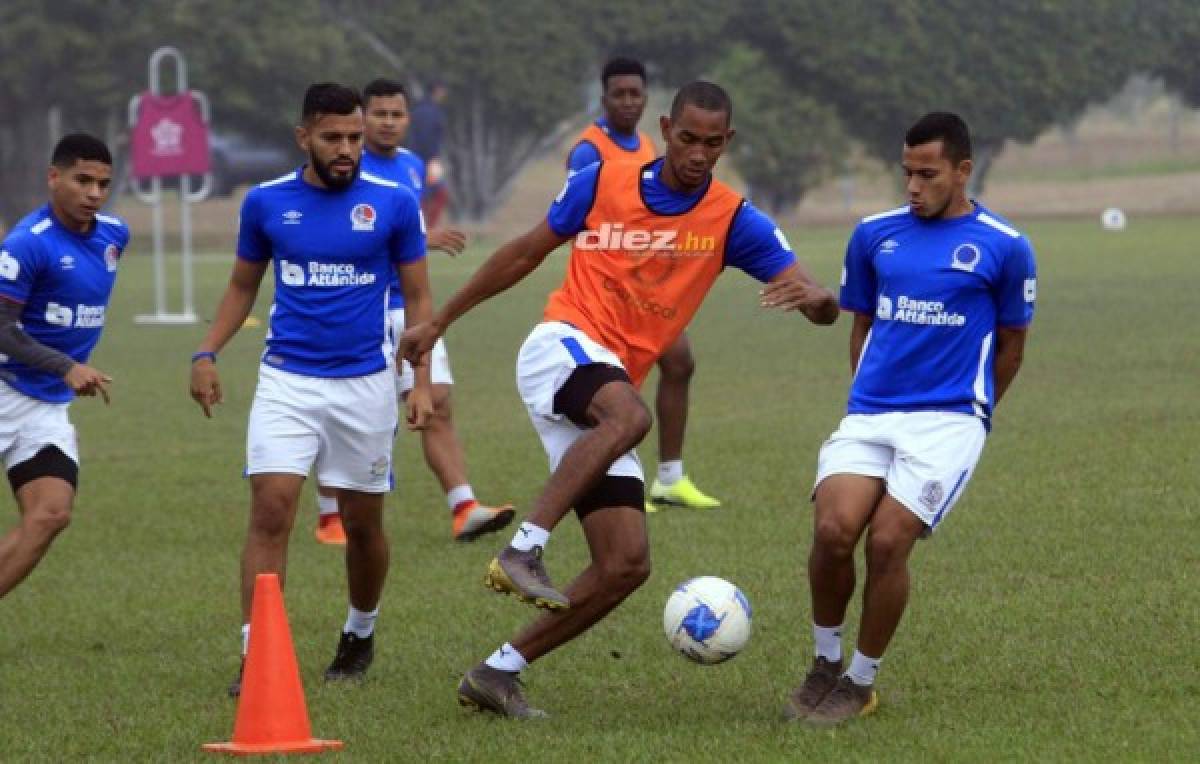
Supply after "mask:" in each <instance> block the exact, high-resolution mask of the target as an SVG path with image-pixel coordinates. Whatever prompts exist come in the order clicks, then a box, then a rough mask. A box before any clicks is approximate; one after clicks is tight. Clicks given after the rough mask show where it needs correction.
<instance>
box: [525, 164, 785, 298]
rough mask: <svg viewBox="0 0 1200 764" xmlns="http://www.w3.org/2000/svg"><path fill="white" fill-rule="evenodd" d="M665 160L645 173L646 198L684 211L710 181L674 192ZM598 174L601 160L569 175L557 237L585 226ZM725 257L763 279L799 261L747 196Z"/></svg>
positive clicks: (658, 207)
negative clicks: (665, 174) (665, 175)
mask: <svg viewBox="0 0 1200 764" xmlns="http://www.w3.org/2000/svg"><path fill="white" fill-rule="evenodd" d="M662 164H663V160H662V159H656V160H654V161H653V162H651V163H650V164H649V165H647V166H646V169H645V170H644V171H643V172H642V180H641V194H642V200H643V201H644V202H645V204H646V207H647V209H649V210H650V211H651V212H653V213H654V214H656V215H682V214H683V213H685V212H687V211H688V210H690V209H692V208H693V207H695V206H696V204H697V203H699V201H700V200H701V199H703V198H704V194H705V193H707V191H708V183H705V185H704V186H703V187H702V188H700V189H699V190H697V191H696V192H695V193H691V194H685V193H681V192H679V191H674V190H672V189H670V188H668V187H667V186H666V185H665V184H664V183H663V182H662ZM599 175H600V165H599V164H593V165H589V166H588V167H586V168H584V169H583V170H581V171H580V172H577V173H575V174H574V175H572V176H571V177H570V178H568V179H567V182H566V185H564V186H563V190H562V192H561V193H560V194H559V195H558V198H557V199H555V200H554V203H553V204H552V205H551V206H550V211H549V213H548V214H547V215H546V223H547V224H548V225H549V226H550V229H551V230H552V231H554V232H555V233H556V234H558V235H559V236H574V235H575V234H577V233H579V232H580V231H582V230H583V229H584V228H585V227H586V224H585V221H586V219H587V216H588V213H589V212H591V209H592V205H593V203H594V201H595V198H596V183H597V179H598V178H599ZM709 182H710V183H711V182H712V178H709ZM724 258H725V265H727V266H728V265H732V266H734V267H735V268H739V269H741V270H743V271H745V272H746V273H748V274H750V275H751V276H753V277H754V278H756V279H758V280H759V281H764V282H765V281H770V280H771V279H772V278H774V277H775V276H776V275H778V274H779V273H780V272H781V271H783V269H785V268H787V267H788V266H790V265H791V264H792V263H794V262H796V256H795V255H794V254H793V253H792V247H791V245H790V244H788V240H787V238H786V237H785V236H784V235H783V232H782V231H780V230H779V227H778V226H776V225H775V223H774V222H773V221H772V220H771V219H770V218H769V217H767V216H766V215H765V214H764V213H763V212H761V211H760V210H759V209H758V208H757V207H755V206H754V205H753V204H751V203H750V202H748V201H743V202H742V204H741V206H740V207H739V208H738V211H737V213H736V214H735V215H734V217H733V223H732V224H730V226H729V236H728V238H727V239H726V241H725V252H724Z"/></svg>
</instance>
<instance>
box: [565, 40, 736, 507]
mask: <svg viewBox="0 0 1200 764" xmlns="http://www.w3.org/2000/svg"><path fill="white" fill-rule="evenodd" d="M600 85H601V87H602V88H603V89H604V92H603V95H602V97H601V99H600V103H601V106H603V108H604V116H603V117H601V118H600V119H598V120H596V121H595V122H593V123H592V124H590V125H588V126H587V128H586V129H584V131H583V133H582V134H580V136H579V139H578V140H577V141H576V143H575V145H574V147H572V149H571V153H570V154H568V155H567V171H568V172H569V173H576V172H579V171H580V170H582V169H583V168H585V167H587V166H588V165H590V164H595V163H596V162H599V161H602V160H605V161H629V162H638V163H639V164H645V163H647V162H650V161H652V160H653V159H654V158H655V157H656V156H658V152H657V151H655V149H654V142H653V141H651V140H650V136H648V135H646V134H645V133H643V132H641V131H639V130H638V122H640V121H641V119H642V113H643V112H645V110H646V101H647V95H646V68H645V67H644V66H642V63H641V62H640V61H636V60H634V59H631V58H620V57H618V58H614V59H611V60H610V61H609V62H608V63H606V64H605V65H604V69H603V70H601V73H600ZM695 372H696V360H695V358H694V357H693V356H692V343H691V341H690V340H689V339H688V336H687V333H686V332H684V333H683V334H680V335H679V338H678V339H677V340H675V341H674V342H673V343H671V346H670V347H668V348H667V349H666V350H664V351H663V354H662V355H661V356H659V359H658V391H657V392H656V393H655V395H654V414H655V418H656V419H657V420H658V470H657V474H656V475H655V478H654V482H653V483H652V484H651V485H650V501H649V502H647V503H646V510H647V511H651V512H652V511H655V510H657V509H658V508H659V507H668V506H672V507H686V508H689V509H716V508H717V507H719V506H721V502H720V500H719V499H715V498H713V497H712V496H709V495H707V494H706V493H704V492H703V491H701V490H700V489H699V488H698V487H697V486H696V484H695V483H694V482H692V479H691V478H690V477H688V475H687V473H686V472H685V471H684V469H683V441H684V434H685V432H686V431H687V417H688V392H689V390H690V388H691V381H692V375H693V374H695Z"/></svg>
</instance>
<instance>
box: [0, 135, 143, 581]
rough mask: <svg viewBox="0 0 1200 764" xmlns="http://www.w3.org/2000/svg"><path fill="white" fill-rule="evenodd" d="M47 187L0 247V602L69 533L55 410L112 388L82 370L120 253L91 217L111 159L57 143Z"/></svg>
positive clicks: (70, 485) (103, 223) (72, 484)
mask: <svg viewBox="0 0 1200 764" xmlns="http://www.w3.org/2000/svg"><path fill="white" fill-rule="evenodd" d="M48 183H49V186H50V201H49V203H48V204H46V205H44V206H42V207H40V208H39V209H37V210H35V211H34V212H33V213H31V214H30V215H28V216H26V217H25V218H24V219H23V220H21V221H20V222H19V223H18V224H17V225H16V226H14V227H13V230H12V231H11V232H10V233H9V235H8V237H7V238H5V239H4V242H3V244H0V456H3V458H4V466H5V468H6V469H7V470H8V481H9V484H10V485H11V486H12V491H13V496H14V497H15V498H16V500H17V509H18V510H19V511H20V513H21V519H20V522H19V523H18V524H17V526H16V527H15V528H13V529H12V530H10V531H9V532H8V533H6V534H4V536H3V537H0V597H3V596H4V595H6V594H8V593H9V592H10V591H12V590H13V588H14V587H16V586H17V584H19V583H21V581H23V580H24V579H25V577H26V576H27V575H29V573H30V571H32V570H33V569H34V567H36V566H37V564H38V562H40V561H41V559H42V557H43V556H44V555H45V554H46V551H47V550H48V549H49V548H50V544H51V543H52V542H53V541H54V538H55V537H56V536H57V535H58V534H59V533H60V532H61V531H62V530H63V529H64V528H66V527H67V524H68V523H69V522H70V519H71V510H72V507H73V505H74V503H75V489H76V487H77V485H78V476H79V451H78V448H77V447H76V439H75V428H74V427H73V426H71V421H70V419H68V417H67V408H68V406H69V405H70V403H71V400H72V399H73V398H74V397H75V396H76V395H88V396H94V395H99V396H101V397H102V398H103V399H104V402H105V403H108V385H109V384H110V383H111V382H112V378H111V377H109V376H108V375H107V374H105V373H104V372H102V371H100V370H99V369H95V368H93V367H91V366H89V365H88V364H87V360H88V357H89V356H90V355H91V352H92V350H93V349H94V348H95V347H96V343H97V342H99V341H100V333H101V332H102V331H103V330H104V317H105V313H106V311H107V308H108V300H109V297H110V296H111V295H112V289H113V285H114V284H115V283H116V279H117V264H118V262H119V261H120V258H121V253H122V252H124V250H125V247H126V245H127V244H128V243H129V229H128V228H126V227H125V223H123V222H122V221H121V220H119V219H118V218H115V217H112V216H111V215H105V214H102V213H101V212H100V208H101V207H103V206H104V202H105V201H106V200H107V199H108V194H109V191H110V190H111V188H112V156H111V155H110V154H109V151H108V147H107V146H105V145H104V143H103V142H102V141H100V140H99V139H98V138H94V137H93V136H90V135H86V134H83V133H75V134H72V135H68V136H66V137H65V138H63V139H62V140H61V141H59V142H58V145H57V146H55V148H54V152H53V154H52V155H51V159H50V170H49V174H48Z"/></svg>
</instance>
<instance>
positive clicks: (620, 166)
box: [401, 82, 838, 718]
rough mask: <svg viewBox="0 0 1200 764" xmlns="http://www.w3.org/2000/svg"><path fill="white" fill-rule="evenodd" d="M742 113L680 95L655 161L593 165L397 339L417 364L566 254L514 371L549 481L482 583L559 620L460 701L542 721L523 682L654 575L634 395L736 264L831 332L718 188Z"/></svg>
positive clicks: (757, 231)
mask: <svg viewBox="0 0 1200 764" xmlns="http://www.w3.org/2000/svg"><path fill="white" fill-rule="evenodd" d="M732 117H733V104H732V102H731V101H730V99H729V96H728V95H727V94H726V93H725V91H724V90H723V89H722V88H720V87H719V86H717V85H715V84H713V83H711V82H693V83H690V84H688V85H685V86H684V87H683V88H681V89H680V90H679V92H678V93H677V94H676V96H675V99H674V101H673V103H672V105H671V114H670V116H669V117H666V116H664V117H662V118H661V120H660V128H661V130H662V136H663V141H664V143H665V145H666V147H667V148H666V155H665V156H664V157H663V158H662V159H658V160H656V161H654V162H651V163H649V164H646V165H638V164H631V163H627V162H626V163H622V162H600V163H598V164H593V165H591V166H589V167H588V168H586V169H584V170H583V171H581V172H578V173H576V174H574V175H572V176H571V177H570V178H568V180H567V182H566V185H565V186H564V188H563V190H562V192H560V194H559V196H558V198H557V199H555V200H554V203H553V204H551V206H550V210H549V213H548V214H547V216H546V218H545V219H544V220H542V221H540V222H539V223H538V224H537V225H535V226H534V227H533V228H531V229H530V230H529V231H528V232H527V233H525V234H523V235H522V236H519V237H517V238H516V239H513V240H512V241H510V242H508V243H506V244H504V245H502V246H501V247H500V248H499V249H498V250H496V252H495V253H494V254H493V255H492V256H491V258H489V259H488V261H487V262H486V263H484V264H483V266H482V267H480V269H479V270H478V271H477V272H476V273H475V274H474V275H473V276H472V277H471V278H470V280H469V281H468V282H467V283H466V284H465V285H464V286H463V287H462V288H461V289H460V290H459V291H458V292H457V293H456V294H455V295H454V296H453V297H451V298H450V300H449V301H448V302H447V303H446V304H445V305H444V306H443V307H442V308H441V309H440V310H439V311H438V312H437V315H436V316H435V317H434V318H433V320H432V321H430V322H426V323H416V322H414V324H413V326H412V327H411V328H410V329H408V330H407V331H406V332H405V333H404V337H403V338H402V341H401V348H402V352H404V353H405V354H406V355H408V356H409V357H410V358H421V357H424V356H425V355H426V354H427V353H428V352H429V350H430V349H431V348H432V347H433V344H434V342H435V341H436V339H437V338H438V337H439V336H440V335H441V334H442V333H443V332H444V331H445V330H446V328H447V327H448V326H449V325H450V324H451V323H452V322H453V321H454V320H455V319H457V318H458V317H460V316H462V315H463V314H464V313H466V312H467V311H468V310H470V309H471V308H473V307H474V306H476V305H478V304H479V303H481V302H483V301H484V300H486V299H488V298H490V297H492V296H493V295H496V294H498V293H499V292H502V291H504V290H505V289H508V288H509V287H512V286H514V285H515V284H516V283H517V282H519V281H520V280H521V279H523V278H524V277H526V276H527V275H529V274H530V273H531V272H532V271H533V270H534V269H535V268H537V267H538V266H539V265H541V264H542V262H544V261H545V259H546V257H547V256H548V255H549V254H550V253H551V252H552V251H554V250H555V249H557V248H558V247H559V246H561V245H562V244H565V243H567V242H573V246H572V251H571V258H570V262H569V264H568V268H567V276H566V280H565V281H564V282H563V285H562V287H561V288H560V289H558V290H557V291H555V292H554V293H553V294H551V296H550V299H549V301H548V304H547V306H546V310H545V312H544V314H543V320H542V322H541V323H539V324H538V325H537V326H536V327H535V328H534V329H533V331H532V332H531V333H530V335H529V337H528V339H526V341H525V344H524V345H523V346H522V347H521V351H520V353H519V355H518V358H517V388H518V391H519V392H520V394H521V398H522V400H523V401H524V403H525V407H526V410H527V413H528V414H529V418H530V420H531V422H532V424H533V426H534V429H536V430H537V433H538V436H539V437H540V438H541V440H542V445H543V447H544V448H545V451H546V455H547V457H548V459H549V462H550V468H551V470H552V473H551V475H550V479H549V480H548V482H547V483H546V485H545V487H544V488H543V489H542V491H541V493H540V495H539V496H538V498H537V500H536V502H535V503H534V506H533V510H532V511H531V512H530V514H529V516H528V518H527V519H526V521H525V522H523V523H521V527H520V528H519V530H518V531H517V533H516V535H515V536H514V537H513V539H512V542H511V544H510V545H509V546H508V547H506V548H505V549H504V550H502V551H501V552H500V554H499V555H498V556H497V557H496V558H495V559H494V560H492V562H491V564H490V565H489V566H488V570H487V573H486V575H485V579H484V580H485V583H486V584H487V585H488V586H490V587H491V588H493V589H495V590H496V591H499V592H504V593H510V594H514V595H516V596H517V597H519V598H520V599H521V600H523V601H525V602H529V603H532V604H535V605H537V606H538V607H542V608H546V609H549V610H554V611H557V612H554V613H550V614H547V615H545V616H543V617H542V618H540V619H538V620H537V621H535V622H534V623H532V624H530V625H529V626H528V627H527V628H526V629H524V630H523V631H522V632H521V633H519V634H517V635H516V636H515V637H513V638H512V640H511V641H510V642H506V643H504V644H503V645H501V646H500V647H499V648H498V649H496V651H495V652H493V653H492V654H491V655H490V656H488V657H487V658H486V659H485V660H484V661H482V662H480V663H479V664H478V665H477V666H475V667H474V668H472V669H471V670H469V671H468V672H467V673H466V675H465V676H464V677H463V679H462V681H461V682H460V684H459V686H458V696H459V701H460V702H461V703H462V704H463V705H466V706H470V707H474V708H477V709H481V710H486V711H491V712H494V713H497V714H502V715H505V716H511V717H518V718H529V717H535V716H543V715H544V713H543V712H542V711H540V710H538V709H535V708H531V707H530V706H529V705H528V703H527V702H526V700H525V698H524V694H523V692H522V690H521V687H520V684H519V682H518V680H517V675H518V673H519V672H520V671H521V670H523V669H524V668H525V667H526V666H527V665H528V664H529V663H531V662H533V661H535V660H537V659H539V658H541V657H542V656H544V655H546V654H547V653H549V652H550V651H552V650H555V649H557V648H558V647H561V646H562V645H564V644H566V643H567V642H569V641H571V640H572V639H574V638H575V637H577V636H579V635H580V634H582V633H583V632H585V631H587V630H588V629H590V628H591V627H592V626H593V625H594V624H596V623H597V622H599V621H600V620H601V619H603V618H604V617H606V616H607V615H608V614H609V613H610V612H611V611H612V610H613V609H614V608H616V607H617V606H618V605H620V604H621V602H622V601H623V600H624V599H625V598H626V597H628V596H629V595H630V594H631V593H633V592H634V591H635V590H636V589H637V588H638V587H639V586H641V585H642V583H644V582H645V581H646V579H647V578H648V577H649V575H650V551H649V539H648V538H647V535H646V518H645V483H644V477H643V473H642V467H641V463H640V462H639V461H638V456H637V452H636V451H635V450H634V449H635V448H636V446H637V444H638V443H639V442H640V441H641V439H642V438H643V437H645V435H646V433H647V431H648V430H649V428H650V413H649V412H648V411H647V410H646V406H645V404H644V403H643V402H642V399H641V396H640V395H639V393H638V390H637V387H638V386H639V385H640V384H641V383H642V381H643V380H644V379H645V377H646V375H647V374H648V373H649V371H650V369H651V368H652V367H653V365H654V363H655V361H656V360H657V359H658V357H659V355H661V354H662V351H663V350H664V349H665V348H666V347H667V346H669V345H670V344H671V343H672V342H673V341H674V340H675V338H676V337H678V335H679V333H680V332H682V331H683V329H684V327H685V326H687V323H688V321H689V320H691V318H692V316H693V315H694V314H695V311H696V310H697V309H698V308H699V307H700V304H701V303H702V302H703V300H704V297H705V296H706V295H707V293H708V291H709V289H710V288H711V287H712V285H713V283H714V282H715V281H716V279H717V277H718V276H719V275H720V274H721V273H722V272H724V271H725V269H726V267H727V266H732V267H734V268H738V269H740V270H742V271H744V272H746V273H747V274H749V275H750V276H752V277H754V278H755V279H758V280H760V281H769V282H780V283H784V284H787V285H788V291H787V295H788V298H789V302H788V306H787V307H789V308H792V309H795V310H798V311H800V312H802V313H803V315H804V316H805V317H806V318H808V319H809V320H810V321H813V322H814V323H819V324H830V323H833V322H834V321H835V320H836V319H837V316H838V307H837V301H836V299H835V298H834V295H833V293H832V292H831V291H829V290H828V289H825V288H824V287H822V286H820V284H818V283H816V282H815V281H814V279H813V278H812V276H811V275H810V274H809V273H808V271H807V270H806V269H805V268H804V267H803V266H802V265H801V264H800V263H799V262H798V261H797V260H796V257H795V255H793V254H792V250H791V247H790V246H789V245H788V242H787V239H786V238H785V237H784V235H783V233H782V232H780V230H779V229H778V228H777V227H776V226H775V223H773V222H772V221H771V220H770V218H768V217H767V216H766V215H764V214H763V213H762V212H760V211H759V210H757V209H755V208H754V207H753V206H752V205H751V204H749V203H748V202H746V201H745V200H744V199H742V197H741V196H739V195H738V194H737V193H736V192H735V191H734V190H733V189H731V188H729V187H728V186H726V185H725V184H723V183H721V182H720V181H719V180H717V179H715V178H713V177H712V169H713V166H714V165H715V164H716V162H717V160H718V159H719V158H720V156H721V154H722V152H723V151H724V150H725V147H726V146H727V145H728V143H729V141H730V139H732V137H733V132H734V131H733V128H732V126H731V124H730V120H731V119H732ZM617 229H619V230H620V231H622V233H621V234H620V235H617V234H614V233H613V232H614V230H617ZM652 243H653V245H652ZM572 507H574V509H575V512H576V514H577V515H578V516H579V521H580V524H581V525H582V526H583V534H584V536H585V537H586V539H587V544H588V549H589V551H590V553H591V562H590V564H589V565H588V567H587V568H585V569H584V570H583V571H582V572H581V573H580V575H579V576H578V577H577V578H576V579H575V580H574V581H573V582H571V584H570V585H568V586H567V588H566V589H565V591H564V592H559V591H557V590H556V589H554V587H553V586H552V584H551V583H550V579H549V576H548V575H547V573H546V569H545V566H544V565H543V563H542V551H543V549H544V547H545V545H546V544H547V542H548V540H549V537H550V533H551V531H552V530H553V529H554V527H555V526H556V525H557V524H558V522H559V521H560V520H562V518H563V517H564V516H565V515H566V514H567V512H569V511H570V509H571V508H572Z"/></svg>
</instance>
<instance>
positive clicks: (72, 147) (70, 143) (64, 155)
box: [50, 133, 112, 169]
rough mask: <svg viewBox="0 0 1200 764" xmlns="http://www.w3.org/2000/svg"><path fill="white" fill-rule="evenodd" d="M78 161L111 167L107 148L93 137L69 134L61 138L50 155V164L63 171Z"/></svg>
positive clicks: (110, 157) (110, 155) (102, 142)
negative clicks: (98, 163)
mask: <svg viewBox="0 0 1200 764" xmlns="http://www.w3.org/2000/svg"><path fill="white" fill-rule="evenodd" d="M79 161H83V162H100V163H101V164H106V165H108V166H110V167H111V166H112V154H111V153H109V151H108V146H106V145H104V141H102V140H100V139H99V138H97V137H96V136H94V135H88V134H87V133H71V134H70V135H66V136H63V139H62V140H61V141H59V142H58V144H57V145H55V147H54V153H52V154H51V155H50V164H52V165H54V166H55V167H59V168H63V169H65V168H67V167H72V166H74V165H75V163H76V162H79Z"/></svg>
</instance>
